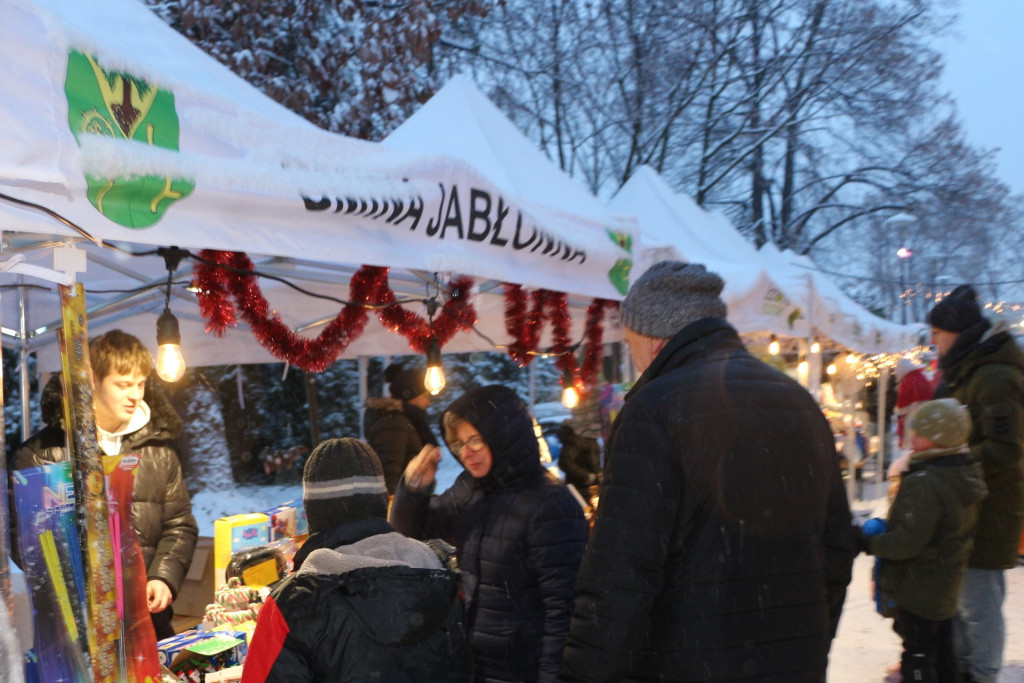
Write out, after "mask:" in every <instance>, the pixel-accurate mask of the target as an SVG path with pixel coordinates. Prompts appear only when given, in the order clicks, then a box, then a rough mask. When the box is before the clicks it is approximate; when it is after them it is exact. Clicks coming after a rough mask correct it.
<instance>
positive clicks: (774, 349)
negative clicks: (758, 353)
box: [768, 334, 781, 356]
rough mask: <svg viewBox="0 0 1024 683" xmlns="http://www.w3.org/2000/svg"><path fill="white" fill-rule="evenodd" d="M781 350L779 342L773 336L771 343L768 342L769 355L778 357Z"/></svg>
mask: <svg viewBox="0 0 1024 683" xmlns="http://www.w3.org/2000/svg"><path fill="white" fill-rule="evenodd" d="M780 350H781V347H780V346H779V340H778V339H777V338H776V336H775V335H774V334H773V335H772V340H771V341H770V342H768V353H770V354H772V355H773V356H777V355H779V351H780Z"/></svg>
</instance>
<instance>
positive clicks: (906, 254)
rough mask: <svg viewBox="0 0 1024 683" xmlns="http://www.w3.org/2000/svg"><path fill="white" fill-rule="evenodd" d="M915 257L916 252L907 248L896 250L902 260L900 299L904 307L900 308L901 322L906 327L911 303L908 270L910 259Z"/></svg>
mask: <svg viewBox="0 0 1024 683" xmlns="http://www.w3.org/2000/svg"><path fill="white" fill-rule="evenodd" d="M913 255H914V252H913V251H911V250H910V249H907V248H906V247H900V248H899V249H897V250H896V256H897V257H898V258H899V260H900V298H901V299H903V305H902V306H900V322H901V323H903V324H904V325H906V324H907V305H908V304H909V303H910V302H909V298H910V297H908V296H907V280H908V279H909V278H908V277H907V268H908V267H909V265H910V257H911V256H913Z"/></svg>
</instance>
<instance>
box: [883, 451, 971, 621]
mask: <svg viewBox="0 0 1024 683" xmlns="http://www.w3.org/2000/svg"><path fill="white" fill-rule="evenodd" d="M984 497H985V481H984V474H983V473H982V470H981V465H979V464H978V463H975V462H971V461H970V459H969V457H968V456H967V454H966V452H963V449H961V448H960V447H955V448H945V449H943V448H936V449H933V450H929V451H921V452H918V453H913V454H912V455H911V456H910V469H909V470H908V471H907V472H906V473H904V474H903V479H902V481H901V483H900V488H899V492H898V493H897V494H896V499H895V500H893V503H892V507H891V508H889V516H888V531H886V532H885V533H883V534H879V535H877V536H872V537H870V538H867V539H866V543H867V548H868V551H869V552H870V553H871V554H872V555H875V556H876V557H880V558H882V559H884V560H885V562H883V563H882V566H881V569H880V570H879V575H878V588H879V591H880V592H881V593H882V595H883V596H884V597H886V598H891V599H892V600H894V601H895V602H896V604H897V605H899V606H900V607H902V608H903V609H905V610H907V611H909V612H912V613H913V614H916V615H917V616H919V617H922V618H924V619H930V620H932V621H942V620H944V619H951V618H952V617H953V616H954V615H955V614H956V603H957V596H959V594H960V584H961V583H962V582H963V577H964V570H965V569H966V568H967V558H968V557H969V556H970V552H971V545H972V542H973V535H974V525H975V523H976V522H977V519H978V502H979V501H980V500H981V499H982V498H984Z"/></svg>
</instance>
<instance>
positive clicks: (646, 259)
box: [610, 166, 918, 353]
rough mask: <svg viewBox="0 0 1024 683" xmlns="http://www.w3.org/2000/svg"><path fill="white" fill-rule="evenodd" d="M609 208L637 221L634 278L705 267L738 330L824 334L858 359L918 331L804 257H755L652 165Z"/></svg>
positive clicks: (911, 341) (900, 344)
mask: <svg viewBox="0 0 1024 683" xmlns="http://www.w3.org/2000/svg"><path fill="white" fill-rule="evenodd" d="M610 204H611V207H612V208H613V209H615V210H616V211H619V212H623V213H632V214H635V215H636V216H637V219H638V228H639V231H640V248H639V249H638V250H637V257H636V263H635V265H634V270H633V275H634V278H635V277H639V275H640V274H642V273H643V271H644V270H646V269H647V268H648V267H650V266H651V265H653V263H654V262H656V261H658V260H661V259H663V258H679V259H682V260H685V261H692V262H697V263H704V264H705V265H707V267H708V268H709V269H711V270H714V271H716V272H718V273H720V274H721V275H722V277H723V279H724V280H725V282H726V286H725V291H724V293H723V295H724V298H725V300H726V304H727V305H728V307H729V320H730V321H731V322H732V323H733V324H734V325H735V326H736V327H737V329H739V330H740V331H741V332H744V333H755V332H766V333H771V334H776V335H779V336H787V337H804V338H808V337H811V336H814V335H823V336H825V337H828V338H829V339H831V340H833V341H834V342H836V343H838V344H840V345H842V346H844V347H846V348H849V349H852V350H855V351H857V352H860V353H879V352H899V351H903V350H905V349H908V348H910V347H912V346H915V345H916V344H917V337H918V330H917V328H916V327H914V326H904V325H897V324H894V323H891V322H889V321H887V320H884V319H882V318H879V317H878V316H875V315H873V314H871V313H870V312H869V311H867V310H866V309H864V308H863V307H862V306H860V305H859V304H857V303H856V302H855V301H853V300H852V299H850V298H849V297H848V296H847V295H846V294H844V293H843V292H842V290H841V289H840V288H839V287H838V286H837V285H836V284H835V283H834V282H832V281H831V280H830V279H829V278H828V277H827V276H825V275H824V274H822V273H820V272H819V271H818V270H817V269H816V267H815V266H814V263H813V262H812V261H811V260H810V259H809V258H807V257H805V256H797V255H795V254H792V253H780V252H779V250H778V249H776V248H775V247H773V246H771V245H768V246H766V247H765V248H764V249H761V250H760V251H758V250H757V249H755V248H754V246H753V245H752V244H751V243H750V242H748V241H747V240H746V239H745V238H744V237H743V236H742V235H740V234H739V232H737V231H736V229H735V228H734V227H733V226H732V224H731V223H729V221H728V220H727V219H726V218H724V217H723V216H721V215H717V214H712V213H709V212H707V211H705V210H704V209H702V208H700V207H699V206H697V204H696V203H695V202H694V201H693V200H692V199H690V198H689V197H687V196H685V195H682V194H679V193H676V192H674V191H673V190H672V189H671V188H669V186H668V185H667V183H665V181H664V180H663V179H662V178H661V177H660V176H659V175H658V174H657V172H656V171H654V169H652V168H650V167H646V166H645V167H641V168H640V169H638V170H637V171H636V173H634V174H633V176H632V177H631V178H630V179H629V180H628V181H627V182H626V184H625V185H624V186H623V187H622V189H621V190H620V191H619V192H618V194H616V196H615V198H614V199H612V201H611V203H610Z"/></svg>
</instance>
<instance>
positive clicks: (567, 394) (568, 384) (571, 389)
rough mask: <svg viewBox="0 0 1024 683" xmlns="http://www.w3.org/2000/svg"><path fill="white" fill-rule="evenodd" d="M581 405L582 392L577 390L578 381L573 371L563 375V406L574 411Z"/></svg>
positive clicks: (567, 371)
mask: <svg viewBox="0 0 1024 683" xmlns="http://www.w3.org/2000/svg"><path fill="white" fill-rule="evenodd" d="M579 404H580V392H579V391H578V390H577V389H576V379H575V378H574V377H573V374H572V370H569V369H566V371H565V372H563V373H562V405H563V406H565V407H566V408H569V409H570V410H572V409H573V408H575V407H576V406H578V405H579Z"/></svg>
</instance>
